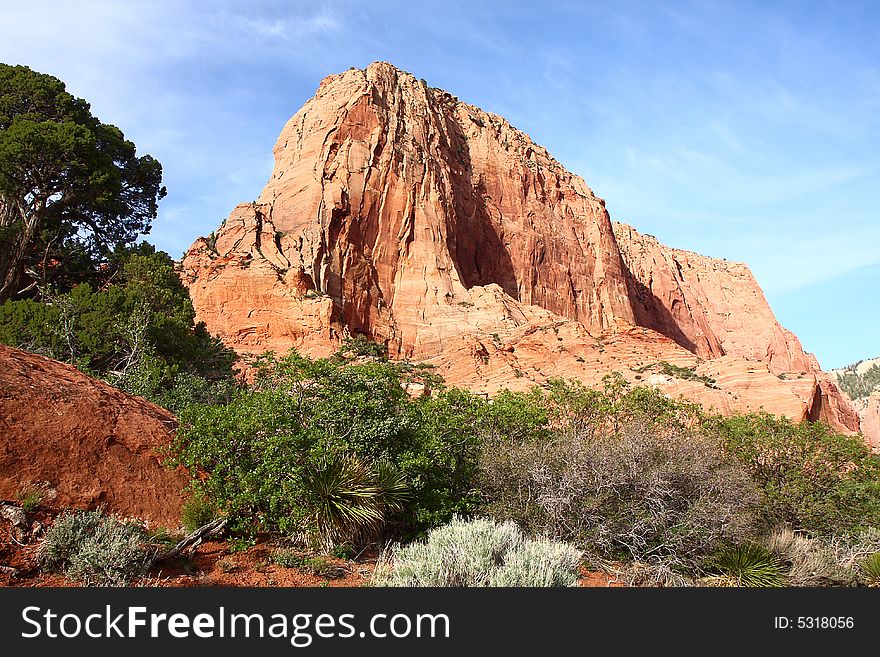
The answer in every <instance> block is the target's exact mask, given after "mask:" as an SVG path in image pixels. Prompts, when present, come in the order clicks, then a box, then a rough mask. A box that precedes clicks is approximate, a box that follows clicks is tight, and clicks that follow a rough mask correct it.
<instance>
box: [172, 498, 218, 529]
mask: <svg viewBox="0 0 880 657" xmlns="http://www.w3.org/2000/svg"><path fill="white" fill-rule="evenodd" d="M217 515H218V513H217V507H216V506H215V505H214V504H212V503H211V502H209V501H208V500H207V499H205V498H204V497H203V496H201V495H193V496H192V497H190V498H189V499H188V500H187V501H186V502H184V504H183V509H182V510H181V520H182V521H183V527H184V529H186V531H188V532H193V531H195V530H196V529H198V528H199V527H204V526H205V525H207V524H208V523H209V522H211V521H212V520H214V519H215V518H216V517H217Z"/></svg>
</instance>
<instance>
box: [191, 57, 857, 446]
mask: <svg viewBox="0 0 880 657" xmlns="http://www.w3.org/2000/svg"><path fill="white" fill-rule="evenodd" d="M182 271H183V273H182V275H183V277H184V280H185V282H186V283H187V284H188V286H189V289H190V294H191V296H192V298H193V303H194V305H195V308H196V312H197V318H198V319H199V320H202V321H204V322H205V323H206V324H207V326H208V328H209V329H210V330H211V331H212V332H215V333H218V334H219V335H220V336H221V337H222V339H223V340H224V342H225V343H226V344H227V345H229V346H231V347H233V348H235V349H236V350H237V351H239V352H241V353H260V352H263V351H265V350H267V349H271V350H275V351H276V352H284V351H286V350H287V349H288V348H290V347H296V348H298V349H300V350H301V351H302V352H304V353H308V354H311V355H326V354H328V353H330V352H332V351H334V350H335V349H336V348H337V347H338V344H339V341H340V340H341V339H342V338H343V337H345V336H346V335H354V334H363V335H366V336H369V337H370V338H372V339H374V340H377V341H380V342H383V343H385V344H387V345H388V350H389V354H390V355H391V356H392V357H395V358H408V359H413V360H420V361H426V362H429V363H432V364H434V365H435V366H436V367H437V368H438V372H439V373H440V374H442V375H443V376H444V377H445V378H446V379H447V381H449V382H450V383H452V384H458V385H463V386H466V387H468V388H471V389H474V390H478V391H484V392H487V393H492V392H495V391H497V390H499V389H500V388H504V387H507V388H511V389H523V388H526V387H528V386H531V385H533V384H535V383H542V382H544V381H546V380H547V379H548V378H549V377H556V376H561V377H568V378H575V379H579V380H582V381H584V382H587V383H599V382H600V381H601V378H602V376H604V375H605V374H607V373H608V372H611V371H619V372H621V373H622V374H623V375H624V376H625V377H626V378H627V379H628V380H630V381H633V382H641V383H646V384H650V385H655V386H658V387H660V388H661V389H662V390H664V391H665V392H667V393H668V394H670V395H674V396H678V395H683V396H685V397H687V398H689V399H693V400H695V401H698V402H701V403H704V404H705V405H707V406H709V407H714V408H716V409H717V410H719V411H721V412H732V411H746V410H758V409H760V408H763V409H765V410H767V411H770V412H773V413H777V414H785V415H787V416H789V417H791V418H793V419H797V420H802V419H821V420H824V421H827V422H828V423H830V424H831V425H832V426H834V427H835V428H837V429H839V430H841V431H845V432H850V433H852V432H857V431H859V429H860V426H861V425H860V422H861V421H860V418H859V415H858V413H857V412H856V410H855V409H854V408H853V407H852V405H851V403H850V402H849V400H847V399H846V398H845V397H844V396H843V395H841V393H840V391H839V389H838V388H837V386H836V385H835V383H834V381H833V380H832V379H831V378H830V377H829V376H828V375H827V374H825V373H823V372H822V371H821V369H820V368H819V366H818V364H817V362H816V360H815V359H814V358H813V357H812V356H810V355H808V354H806V353H804V350H803V348H802V347H801V344H800V342H799V341H798V340H797V338H796V337H795V336H794V335H793V334H791V333H790V332H789V331H787V330H785V329H784V328H782V327H781V326H780V325H779V324H778V323H777V321H776V319H775V317H774V315H773V313H772V311H771V310H770V307H769V306H768V304H767V301H766V299H765V298H764V295H763V293H762V292H761V289H760V287H759V286H758V284H757V282H756V281H755V279H754V277H753V276H752V274H751V272H750V271H749V269H748V267H746V266H745V265H743V264H737V263H730V262H727V261H721V260H716V259H712V258H707V257H703V256H700V255H697V254H694V253H689V252H686V251H681V250H677V249H671V248H669V247H666V246H664V245H662V244H660V243H659V242H657V240H655V239H654V238H652V237H650V236H647V235H641V234H639V233H638V232H637V231H636V230H635V229H633V228H631V227H630V226H627V225H624V224H617V223H612V221H611V219H610V217H609V214H608V212H607V211H606V209H605V203H604V201H603V200H602V199H601V198H599V197H597V196H596V195H595V194H594V193H593V191H592V190H591V189H590V188H589V187H588V186H587V184H586V183H585V182H584V181H583V180H582V179H581V178H580V177H578V176H576V175H574V174H572V173H571V172H569V171H567V170H566V169H565V168H564V167H563V166H562V165H561V164H560V163H559V162H557V161H556V160H555V159H553V157H552V156H551V155H550V154H549V153H548V152H547V151H546V149H544V148H543V147H541V146H539V145H537V144H535V143H534V142H532V141H531V139H530V138H529V137H528V136H527V135H525V134H524V133H522V132H520V131H519V130H517V129H516V128H514V127H513V126H511V125H510V124H509V123H508V122H507V121H505V120H504V119H502V118H501V117H499V116H496V115H494V114H490V113H488V112H484V111H482V110H480V109H478V108H476V107H473V106H471V105H468V104H466V103H463V102H461V101H459V100H458V99H457V98H455V97H454V96H452V95H450V94H449V93H446V92H445V91H442V90H439V89H434V88H431V87H429V86H427V85H426V84H425V82H424V81H420V80H417V79H416V78H414V77H413V76H412V75H410V74H408V73H405V72H402V71H399V70H398V69H396V68H394V67H393V66H391V65H390V64H387V63H375V64H372V65H370V66H369V67H367V69H366V70H358V69H351V70H349V71H346V72H345V73H342V74H339V75H331V76H329V77H328V78H326V79H324V80H323V81H322V82H321V84H320V86H319V88H318V90H317V93H316V95H315V96H314V97H313V98H312V99H311V100H309V101H308V102H307V103H306V104H305V105H304V106H303V107H302V108H301V109H300V110H299V111H298V112H297V113H296V114H295V115H294V116H293V117H292V118H291V119H290V120H289V121H288V122H287V124H286V125H285V127H284V129H283V130H282V132H281V135H280V137H279V139H278V141H277V144H276V146H275V168H274V171H273V173H272V176H271V178H270V180H269V181H268V183H267V184H266V186H265V188H264V189H263V191H262V193H261V194H260V196H259V198H258V199H257V200H256V202H254V203H248V204H243V205H239V206H238V207H236V208H235V210H234V211H233V212H232V214H231V216H230V217H229V218H228V219H227V220H226V222H225V223H224V224H223V225H222V226H221V227H220V228H219V229H218V230H217V231H216V233H214V234H212V235H211V236H210V237H206V238H200V239H198V240H197V241H196V242H195V243H194V244H193V246H192V247H191V248H190V249H189V251H188V252H187V253H186V255H185V257H184V259H183V263H182ZM869 424H870V423H866V426H868V425H869Z"/></svg>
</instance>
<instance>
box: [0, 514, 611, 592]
mask: <svg viewBox="0 0 880 657" xmlns="http://www.w3.org/2000/svg"><path fill="white" fill-rule="evenodd" d="M28 521H29V523H31V527H33V526H34V525H33V523H35V522H36V523H40V524H41V525H42V526H43V527H48V526H49V525H50V524H51V522H52V514H51V513H49V512H47V511H45V510H38V511H37V512H35V513H32V514H29V516H28ZM41 535H42V532H40V531H38V532H36V533H35V534H33V533H32V534H30V535H26V536H24V537H22V536H20V535H19V538H23V540H22V541H21V542H19V541H18V540H16V538H15V535H14V528H13V526H12V524H11V523H10V522H8V521H7V520H5V519H2V518H0V566H11V567H12V568H15V569H17V570H18V571H19V573H18V575H17V576H13V575H10V574H9V573H0V586H4V587H59V586H63V587H75V586H79V584H78V583H77V582H75V581H72V580H70V579H68V578H67V577H65V576H64V575H58V574H54V573H44V572H42V571H41V570H40V568H39V564H38V562H37V551H38V549H39V545H40V540H41ZM278 547H281V545H280V544H279V543H277V542H274V541H271V540H258V541H257V543H256V544H255V545H253V546H251V547H248V548H247V549H246V550H236V549H235V548H234V546H233V544H231V543H229V542H227V541H214V540H212V541H206V542H204V543H202V544H201V545H199V546H198V548H196V550H195V551H193V552H192V553H191V554H188V555H186V556H185V557H183V558H181V559H177V560H175V561H173V562H169V563H166V564H162V565H161V567H157V568H155V569H153V570H151V571H150V572H149V573H148V574H147V576H146V577H144V578H141V579H139V580H137V581H135V582H133V583H132V586H162V587H182V586H223V587H324V586H327V587H357V586H368V585H369V582H370V577H371V576H372V573H373V569H374V568H375V566H376V560H377V557H378V554H377V552H376V551H371V552H369V551H368V552H364V553H363V554H362V555H359V556H358V557H357V558H356V559H354V560H345V559H337V558H333V557H326V559H327V560H328V562H329V563H331V564H332V565H333V566H335V567H336V570H337V571H338V572H337V573H336V575H337V576H334V577H322V576H320V575H315V574H312V573H310V572H306V571H304V570H302V569H299V568H285V567H282V566H279V565H277V564H275V563H272V562H271V561H270V559H269V558H270V555H271V553H272V551H273V550H275V549H277V548H278ZM581 575H582V577H581V580H580V585H581V586H588V587H597V586H621V584H620V583H618V582H616V581H614V580H613V578H612V577H610V576H609V575H607V574H605V573H602V572H596V571H590V570H587V569H585V568H582V569H581Z"/></svg>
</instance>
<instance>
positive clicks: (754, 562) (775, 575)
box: [714, 543, 785, 587]
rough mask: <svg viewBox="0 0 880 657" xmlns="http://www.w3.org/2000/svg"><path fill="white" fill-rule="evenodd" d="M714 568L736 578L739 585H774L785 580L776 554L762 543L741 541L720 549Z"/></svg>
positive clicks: (778, 584)
mask: <svg viewBox="0 0 880 657" xmlns="http://www.w3.org/2000/svg"><path fill="white" fill-rule="evenodd" d="M714 566H715V569H716V570H718V572H719V573H720V574H722V575H726V576H728V577H731V578H733V579H734V580H736V582H737V584H738V585H739V586H748V587H774V586H782V585H783V584H784V582H785V572H784V570H783V568H782V565H781V564H780V563H779V561H778V559H777V558H776V556H775V555H774V554H773V553H772V552H771V551H770V550H769V549H767V548H766V547H764V546H763V545H759V544H757V543H743V544H742V545H737V546H734V547H729V548H725V549H723V550H721V551H720V552H719V553H718V554H717V555H716V557H715V560H714Z"/></svg>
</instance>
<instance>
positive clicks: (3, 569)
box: [0, 566, 18, 577]
mask: <svg viewBox="0 0 880 657" xmlns="http://www.w3.org/2000/svg"><path fill="white" fill-rule="evenodd" d="M0 574H2V575H10V576H12V577H18V568H13V567H12V566H0Z"/></svg>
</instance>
